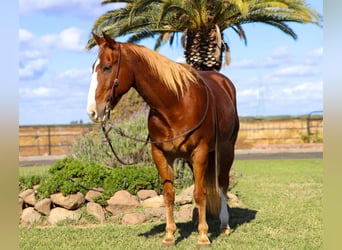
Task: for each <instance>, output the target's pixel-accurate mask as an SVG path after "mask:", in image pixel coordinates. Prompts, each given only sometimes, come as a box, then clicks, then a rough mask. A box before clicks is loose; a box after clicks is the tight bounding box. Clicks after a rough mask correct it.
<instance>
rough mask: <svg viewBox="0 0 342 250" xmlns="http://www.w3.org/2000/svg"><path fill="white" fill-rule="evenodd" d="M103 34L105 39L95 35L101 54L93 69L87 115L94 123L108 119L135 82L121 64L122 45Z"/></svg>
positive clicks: (99, 53)
mask: <svg viewBox="0 0 342 250" xmlns="http://www.w3.org/2000/svg"><path fill="white" fill-rule="evenodd" d="M102 34H103V37H100V36H98V35H96V34H94V33H93V37H94V39H95V41H96V43H97V45H98V46H99V52H98V57H97V60H96V61H95V63H94V65H93V68H92V77H91V84H90V88H89V92H88V104H87V113H88V115H89V117H90V119H91V120H92V121H94V122H102V121H105V120H106V119H108V117H109V113H110V111H111V110H112V109H113V108H114V107H115V105H116V104H117V103H118V102H119V100H120V99H121V97H122V95H123V94H124V93H126V92H127V91H128V90H129V89H130V87H131V85H132V82H133V78H132V75H131V74H130V75H129V72H130V71H128V70H127V69H125V68H124V67H123V63H121V44H120V43H119V42H116V41H115V40H114V39H112V38H111V37H110V36H108V35H107V34H105V33H102Z"/></svg>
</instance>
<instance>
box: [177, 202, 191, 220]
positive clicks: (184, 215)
mask: <svg viewBox="0 0 342 250" xmlns="http://www.w3.org/2000/svg"><path fill="white" fill-rule="evenodd" d="M193 209H194V207H193V205H191V204H187V205H184V206H181V207H180V209H179V211H178V212H177V213H176V219H177V221H188V220H191V219H192V213H193Z"/></svg>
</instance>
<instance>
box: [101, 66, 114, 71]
mask: <svg viewBox="0 0 342 250" xmlns="http://www.w3.org/2000/svg"><path fill="white" fill-rule="evenodd" d="M111 70H112V65H109V66H104V67H103V68H102V71H103V72H109V71H111Z"/></svg>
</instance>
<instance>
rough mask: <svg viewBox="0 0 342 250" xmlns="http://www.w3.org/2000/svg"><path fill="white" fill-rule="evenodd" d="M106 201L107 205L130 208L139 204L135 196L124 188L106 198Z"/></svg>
mask: <svg viewBox="0 0 342 250" xmlns="http://www.w3.org/2000/svg"><path fill="white" fill-rule="evenodd" d="M107 202H108V205H112V206H119V207H130V208H135V207H138V206H139V205H140V203H139V201H138V199H137V197H136V196H134V195H131V194H130V193H129V192H127V191H126V190H120V191H118V192H116V193H115V194H114V195H113V196H112V197H111V198H110V199H109V200H107Z"/></svg>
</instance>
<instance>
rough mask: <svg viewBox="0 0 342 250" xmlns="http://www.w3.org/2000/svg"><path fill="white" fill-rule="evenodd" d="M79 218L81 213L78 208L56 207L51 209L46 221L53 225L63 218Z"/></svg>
mask: <svg viewBox="0 0 342 250" xmlns="http://www.w3.org/2000/svg"><path fill="white" fill-rule="evenodd" d="M80 218H81V213H80V212H79V211H78V210H74V211H71V210H67V209H65V208H62V207H56V208H54V209H52V210H51V212H50V214H49V216H48V219H47V222H48V223H49V224H51V225H55V224H57V223H58V222H60V221H64V220H67V219H69V220H79V219H80Z"/></svg>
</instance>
